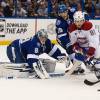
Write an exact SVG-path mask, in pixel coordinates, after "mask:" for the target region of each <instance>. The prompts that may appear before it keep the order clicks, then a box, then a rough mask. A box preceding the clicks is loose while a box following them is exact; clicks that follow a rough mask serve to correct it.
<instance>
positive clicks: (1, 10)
mask: <svg viewBox="0 0 100 100" xmlns="http://www.w3.org/2000/svg"><path fill="white" fill-rule="evenodd" d="M0 17H4V14H3V8H2V7H1V6H0Z"/></svg>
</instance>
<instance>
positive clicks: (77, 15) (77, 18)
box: [73, 11, 85, 22]
mask: <svg viewBox="0 0 100 100" xmlns="http://www.w3.org/2000/svg"><path fill="white" fill-rule="evenodd" d="M73 17H74V22H75V21H82V20H83V21H84V20H85V18H84V14H83V13H82V11H77V12H75V13H74V15H73Z"/></svg>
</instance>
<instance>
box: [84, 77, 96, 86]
mask: <svg viewBox="0 0 100 100" xmlns="http://www.w3.org/2000/svg"><path fill="white" fill-rule="evenodd" d="M84 83H85V84H86V85H89V86H92V85H94V83H93V82H91V81H88V80H87V79H85V80H84Z"/></svg>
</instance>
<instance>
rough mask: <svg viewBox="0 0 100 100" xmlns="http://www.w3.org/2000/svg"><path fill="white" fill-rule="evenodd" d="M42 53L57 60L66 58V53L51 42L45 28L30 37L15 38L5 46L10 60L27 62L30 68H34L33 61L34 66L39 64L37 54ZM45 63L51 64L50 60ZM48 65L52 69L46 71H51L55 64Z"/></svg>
mask: <svg viewBox="0 0 100 100" xmlns="http://www.w3.org/2000/svg"><path fill="white" fill-rule="evenodd" d="M43 53H47V54H48V55H49V56H51V57H53V58H55V59H57V60H66V54H64V53H61V51H60V49H59V48H58V47H57V46H56V45H54V44H52V43H51V41H50V39H48V35H47V31H46V30H45V29H40V30H39V31H38V32H37V33H36V35H35V36H34V37H32V38H30V39H27V40H26V39H25V40H22V39H18V40H15V41H13V42H12V43H11V44H10V45H9V46H8V47H7V56H8V58H9V60H10V61H11V62H13V63H28V67H29V68H31V70H33V69H34V63H35V66H38V65H39V63H38V62H39V60H40V59H39V55H40V54H43ZM47 63H50V64H52V62H47ZM36 64H37V65H36ZM40 65H41V64H40ZM41 66H42V65H41ZM47 66H48V65H47ZM48 67H50V68H51V70H52V71H50V70H49V71H48V72H53V71H54V67H55V64H54V65H52V66H50V65H49V66H48ZM50 68H49V69H50Z"/></svg>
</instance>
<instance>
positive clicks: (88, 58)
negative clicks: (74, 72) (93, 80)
mask: <svg viewBox="0 0 100 100" xmlns="http://www.w3.org/2000/svg"><path fill="white" fill-rule="evenodd" d="M73 17H74V23H73V24H71V25H70V26H69V35H70V39H71V43H72V45H73V50H74V52H75V59H77V60H79V61H82V62H86V63H88V64H92V65H93V66H92V67H94V70H95V74H96V77H97V78H98V79H100V41H99V33H96V32H95V29H94V28H93V24H92V23H91V22H89V21H85V18H84V14H83V13H82V12H81V11H77V12H76V13H75V14H74V16H73Z"/></svg>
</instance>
